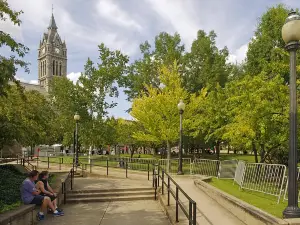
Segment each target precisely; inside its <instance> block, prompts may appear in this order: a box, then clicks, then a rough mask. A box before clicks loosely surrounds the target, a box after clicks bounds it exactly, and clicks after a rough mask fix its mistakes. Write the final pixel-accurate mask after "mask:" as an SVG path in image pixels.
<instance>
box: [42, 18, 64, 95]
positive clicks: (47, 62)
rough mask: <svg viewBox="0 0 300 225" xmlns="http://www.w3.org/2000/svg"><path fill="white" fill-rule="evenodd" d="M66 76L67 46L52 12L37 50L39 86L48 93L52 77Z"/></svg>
mask: <svg viewBox="0 0 300 225" xmlns="http://www.w3.org/2000/svg"><path fill="white" fill-rule="evenodd" d="M66 75H67V46H66V42H65V41H62V40H61V38H60V36H59V34H58V32H57V26H56V23H55V19H54V15H53V12H52V15H51V19H50V23H49V26H48V31H47V32H45V33H44V34H43V37H42V40H41V41H40V45H39V48H38V80H39V84H40V85H41V86H42V87H44V88H45V89H46V91H47V92H48V91H49V85H50V82H51V79H52V78H53V77H54V76H66Z"/></svg>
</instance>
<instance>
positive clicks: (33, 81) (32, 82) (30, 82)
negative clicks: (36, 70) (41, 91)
mask: <svg viewBox="0 0 300 225" xmlns="http://www.w3.org/2000/svg"><path fill="white" fill-rule="evenodd" d="M29 84H39V81H38V80H31V81H29Z"/></svg>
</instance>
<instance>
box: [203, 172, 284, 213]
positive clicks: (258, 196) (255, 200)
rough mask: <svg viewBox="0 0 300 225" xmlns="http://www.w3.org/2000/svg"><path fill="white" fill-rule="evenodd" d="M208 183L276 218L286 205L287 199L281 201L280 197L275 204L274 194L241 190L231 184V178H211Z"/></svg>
mask: <svg viewBox="0 0 300 225" xmlns="http://www.w3.org/2000/svg"><path fill="white" fill-rule="evenodd" d="M209 184H210V185H212V186H214V187H216V188H218V189H220V190H222V191H224V192H226V193H228V194H230V195H232V196H234V197H236V198H239V199H241V200H243V201H245V202H247V203H249V204H251V205H253V206H256V207H257V208H260V209H262V210H264V211H266V212H268V213H270V214H272V215H274V216H276V217H278V218H282V212H283V210H284V209H285V208H286V206H287V201H284V202H283V201H282V199H281V200H280V202H279V204H277V197H276V196H271V195H267V194H264V193H259V192H255V191H248V190H241V189H239V186H238V185H237V184H234V185H233V181H232V180H222V179H217V178H213V179H212V182H210V183H209Z"/></svg>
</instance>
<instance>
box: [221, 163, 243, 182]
mask: <svg viewBox="0 0 300 225" xmlns="http://www.w3.org/2000/svg"><path fill="white" fill-rule="evenodd" d="M237 165H238V161H237V160H224V161H220V167H219V171H218V178H223V179H234V177H235V172H236V170H237Z"/></svg>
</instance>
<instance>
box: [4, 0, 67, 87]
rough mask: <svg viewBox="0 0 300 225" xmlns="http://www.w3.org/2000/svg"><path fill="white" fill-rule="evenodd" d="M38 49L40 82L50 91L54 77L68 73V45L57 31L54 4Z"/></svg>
mask: <svg viewBox="0 0 300 225" xmlns="http://www.w3.org/2000/svg"><path fill="white" fill-rule="evenodd" d="M0 1H1V0H0ZM38 51H39V53H38V64H39V72H38V73H39V84H40V85H41V86H43V87H44V88H45V89H46V90H47V91H48V90H49V87H50V86H49V85H50V82H51V80H52V78H53V77H55V76H66V75H67V46H66V43H65V42H63V41H62V40H61V38H60V36H59V34H58V32H57V26H56V22H55V19H54V15H53V6H52V15H51V19H50V23H49V26H48V31H47V32H46V33H44V34H43V37H42V40H41V42H40V44H39V49H38Z"/></svg>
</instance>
